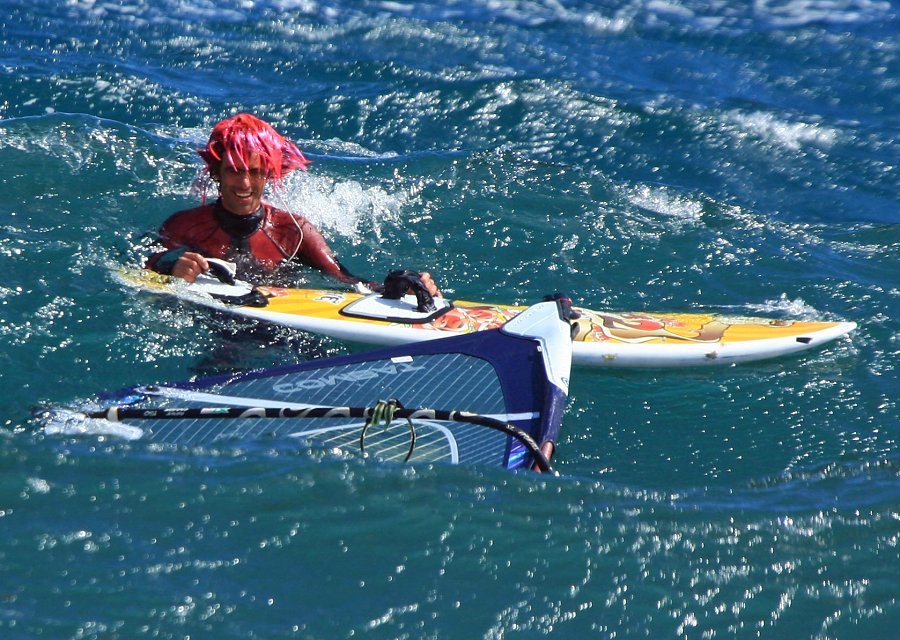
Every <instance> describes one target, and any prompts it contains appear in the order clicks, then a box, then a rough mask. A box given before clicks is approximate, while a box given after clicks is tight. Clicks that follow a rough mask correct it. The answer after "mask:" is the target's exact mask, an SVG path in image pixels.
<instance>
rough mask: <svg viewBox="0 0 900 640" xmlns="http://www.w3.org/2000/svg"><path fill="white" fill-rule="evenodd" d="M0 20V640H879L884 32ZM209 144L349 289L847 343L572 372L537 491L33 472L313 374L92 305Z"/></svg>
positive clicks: (863, 0)
mask: <svg viewBox="0 0 900 640" xmlns="http://www.w3.org/2000/svg"><path fill="white" fill-rule="evenodd" d="M0 10H2V15H3V19H2V21H0V221H2V222H0V265H2V271H0V273H2V279H0V339H2V341H0V376H2V391H0V412H2V416H3V424H4V428H3V429H2V430H0V532H2V535H0V576H2V586H0V637H2V638H14V639H17V640H18V639H25V638H28V639H30V638H66V639H73V640H74V639H79V640H80V639H103V640H111V639H131V638H173V639H174V638H178V639H186V638H241V639H246V638H266V639H270V638H316V639H334V638H352V637H362V636H364V637H367V638H392V639H395V638H433V639H438V638H440V639H444V638H465V639H470V638H482V639H486V640H499V639H502V638H540V637H556V638H583V637H598V638H638V637H640V638H685V639H694V638H696V639H712V638H785V639H791V640H795V639H798V638H815V639H817V640H820V639H821V640H825V639H829V640H830V639H838V638H873V639H874V638H878V639H881V638H887V639H893V638H900V631H898V629H900V600H898V598H900V550H898V543H900V499H898V496H900V444H898V436H900V420H898V406H897V397H898V395H900V383H898V380H897V364H896V362H897V356H898V353H900V345H898V338H897V335H898V323H900V279H898V275H897V274H898V273H900V258H898V256H900V216H898V200H900V198H898V196H900V188H898V186H900V185H898V183H900V181H898V175H900V174H898V166H900V152H898V142H897V133H898V131H900V117H898V113H900V65H898V43H900V38H898V34H900V26H898V25H900V20H898V7H897V5H896V4H895V3H893V2H889V1H886V0H885V1H881V0H815V1H813V0H781V1H776V0H756V1H755V2H753V3H749V2H737V1H734V0H723V1H720V2H701V1H699V0H698V1H694V0H669V1H667V2H661V1H649V0H647V1H645V0H631V1H630V2H568V1H563V0H521V1H513V0H510V1H508V2H500V1H487V0H476V1H469V2H455V1H449V0H442V1H440V2H387V1H385V2H375V1H361V2H356V1H353V2H351V1H349V0H338V1H336V2H327V3H324V2H316V1H313V0H282V1H271V2H256V1H253V0H248V1H243V2H238V1H229V2H215V3H214V2H207V1H205V0H153V1H152V2H151V1H150V0H144V1H136V2H122V3H104V2H94V1H87V0H82V1H79V0H73V1H71V2H49V1H46V0H28V1H27V2H25V1H24V0H23V1H9V0H6V1H3V2H0ZM237 111H251V112H254V113H256V114H258V115H259V116H261V117H263V118H265V119H267V120H269V121H271V122H272V123H273V124H275V125H276V127H278V128H279V129H280V130H282V131H283V132H285V133H286V134H287V135H289V136H290V137H291V138H293V139H295V140H296V141H297V142H298V143H299V144H300V145H301V147H302V148H303V149H304V151H306V152H307V153H308V154H309V156H310V157H311V158H312V159H313V160H314V164H313V165H312V168H311V171H310V172H309V173H308V174H304V175H297V176H292V177H291V178H290V179H289V180H288V183H287V185H286V189H285V191H284V192H283V193H281V194H280V195H278V196H277V200H278V201H279V202H280V203H282V204H284V205H285V206H289V207H291V208H294V209H296V210H298V211H301V212H303V213H304V214H305V215H307V216H308V217H310V218H311V219H313V220H314V221H315V222H316V223H317V224H318V225H319V226H320V227H321V229H322V230H323V232H324V233H325V234H326V235H327V237H328V239H329V241H330V242H331V243H332V245H333V247H334V248H335V250H336V251H337V252H338V253H339V255H340V257H341V259H342V261H344V262H345V263H346V264H347V265H348V266H349V267H350V268H351V269H352V270H353V271H354V272H357V273H359V274H361V275H364V276H367V277H372V278H381V277H383V275H384V274H385V273H386V272H387V271H388V270H390V269H393V268H397V267H400V266H404V267H412V268H427V269H429V270H430V271H432V272H433V273H434V274H435V277H436V279H437V280H438V281H439V282H440V284H441V286H442V288H443V289H444V290H445V292H447V293H448V294H449V295H452V296H454V297H458V298H464V299H474V300H490V301H498V302H519V303H527V302H532V301H536V300H538V299H540V298H541V297H542V296H543V295H544V294H545V293H549V292H552V291H558V290H563V291H567V292H569V293H570V294H571V295H572V296H573V297H574V298H575V299H576V301H578V302H579V303H581V304H584V305H586V306H590V307H593V308H603V307H605V308H612V309H618V310H641V309H648V310H653V309H656V310H665V311H693V310H715V311H724V312H728V313H742V314H747V315H767V316H772V317H782V318H791V319H807V318H829V319H847V320H853V321H856V322H858V323H859V324H860V327H859V329H858V330H857V331H856V332H855V333H854V334H853V335H852V337H851V338H850V339H849V340H843V341H840V342H837V343H835V344H833V345H829V346H828V347H827V348H825V349H821V350H819V351H816V352H813V353H810V354H808V355H804V356H802V357H794V358H787V359H782V360H775V361H770V362H764V363H759V364H753V365H743V366H736V367H730V368H723V369H716V370H709V369H704V370H686V371H680V372H674V371H663V370H658V371H654V370H650V371H630V372H622V371H600V370H586V369H579V370H576V371H575V372H574V373H573V384H572V393H571V396H570V403H569V407H568V411H567V413H566V418H565V423H564V426H563V435H562V439H561V442H560V444H559V450H558V455H557V457H556V460H555V462H556V465H557V466H558V468H559V469H560V470H561V472H562V476H561V477H560V478H555V479H553V478H545V477H534V476H532V475H530V474H512V473H507V472H503V471H502V470H495V469H486V468H471V467H469V468H466V467H449V466H433V467H427V466H413V467H404V466H397V465H387V464H382V465H379V464H377V463H370V462H363V461H361V460H360V459H359V457H358V456H352V455H341V454H338V453H335V452H329V451H321V450H297V449H296V447H295V446H294V445H293V444H292V443H272V442H265V443H253V442H250V443H236V444H233V445H229V446H224V447H223V448H221V449H217V450H208V449H207V450H202V451H201V450H195V451H194V450H192V451H186V450H173V449H168V448H160V447H156V446H149V445H146V444H141V443H125V442H121V441H117V440H115V439H105V438H100V437H96V436H89V437H61V436H52V437H51V436H48V435H45V434H43V433H41V432H40V430H39V429H37V426H38V425H37V422H36V421H35V420H34V419H33V418H32V417H31V411H32V409H33V408H35V407H40V406H46V405H54V406H73V405H77V404H79V403H81V402H84V401H86V400H89V399H91V398H93V397H94V394H95V393H96V392H98V391H100V390H103V389H110V388H118V387H120V386H123V385H126V384H137V383H143V382H152V381H165V380H176V379H184V378H187V377H190V376H192V375H195V374H196V373H197V372H198V371H202V370H204V369H205V368H208V367H209V366H210V362H211V360H212V359H213V356H211V354H213V355H214V356H215V358H219V359H218V360H216V362H217V363H218V364H220V365H221V364H222V363H223V362H225V363H226V364H227V365H228V366H234V367H248V366H264V365H268V364H276V363H285V362H291V361H300V360H304V359H308V358H310V357H314V356H319V355H325V354H331V353H343V352H346V351H347V349H348V346H347V345H344V344H341V343H340V342H337V341H332V340H328V339H323V338H317V337H314V336H307V335H301V334H291V333H290V332H286V331H278V330H274V329H271V328H261V327H257V328H255V331H256V332H257V339H255V340H253V341H247V342H244V343H241V344H237V345H236V344H235V343H234V341H232V340H229V339H228V337H227V331H229V330H234V331H246V330H247V329H248V327H238V328H234V327H232V326H231V325H229V324H228V323H229V322H231V321H229V320H226V319H225V318H223V317H220V316H215V315H211V314H210V313H208V312H206V311H203V310H200V309H196V308H189V307H186V306H180V305H177V304H172V303H169V302H165V301H162V300H158V299H154V298H151V297H148V296H142V295H138V294H135V293H134V292H131V291H127V290H125V289H124V288H122V287H121V286H120V285H118V284H117V283H116V281H114V280H113V279H112V277H111V273H112V271H113V270H114V268H115V267H116V265H120V264H122V263H127V264H137V263H138V262H140V260H141V257H142V255H143V254H144V252H145V250H146V249H145V246H146V244H145V242H146V240H145V238H146V236H147V234H148V233H150V232H152V231H153V230H154V229H155V228H156V227H157V226H158V225H159V223H160V222H161V221H162V220H163V219H164V218H165V217H166V216H167V215H168V214H169V213H171V212H172V211H174V210H176V209H180V208H185V207H186V206H189V205H191V204H193V203H196V202H197V201H198V198H197V195H196V194H194V193H192V191H191V187H192V183H193V181H194V178H195V176H196V173H197V170H198V168H199V159H198V157H197V156H196V154H195V153H194V151H193V149H195V148H196V147H198V146H199V145H201V144H202V143H203V142H204V141H205V139H206V136H207V135H208V133H209V129H210V128H211V127H212V125H213V124H214V123H215V122H216V121H218V120H219V119H221V118H223V117H225V116H228V115H231V114H233V113H235V112H237ZM306 281H307V282H309V283H311V284H322V282H321V281H320V280H317V279H316V277H315V276H313V275H309V276H308V279H307V280H306ZM225 325H227V326H225ZM251 328H252V327H251ZM223 355H224V360H223V359H222V358H223Z"/></svg>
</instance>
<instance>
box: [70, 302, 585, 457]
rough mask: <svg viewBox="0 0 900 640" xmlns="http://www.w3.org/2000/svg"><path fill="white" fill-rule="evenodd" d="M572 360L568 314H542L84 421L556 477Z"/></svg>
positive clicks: (551, 308)
mask: <svg viewBox="0 0 900 640" xmlns="http://www.w3.org/2000/svg"><path fill="white" fill-rule="evenodd" d="M571 360H572V356H571V332H570V325H569V323H568V322H567V320H566V318H565V310H564V309H563V308H562V307H561V306H560V305H559V304H558V303H556V302H544V303H540V304H537V305H534V306H533V307H530V308H529V309H527V310H526V311H524V312H522V313H520V314H519V315H518V316H516V317H515V318H514V319H513V320H511V321H510V322H508V323H507V324H506V325H504V326H503V327H501V328H500V329H495V330H490V331H483V332H476V333H472V334H466V335H462V336H458V337H454V338H448V339H445V340H431V341H427V342H420V343H412V344H408V345H403V346H398V347H391V348H387V349H380V350H377V351H370V352H365V353H359V354H352V355H347V356H340V357H336V358H327V359H321V360H316V361H312V362H308V363H303V364H299V365H290V366H285V367H277V368H271V369H264V370H259V371H251V372H243V373H237V374H232V375H224V376H223V375H220V376H212V377H206V378H201V379H198V380H194V381H187V382H180V383H174V384H166V385H144V386H136V387H129V388H127V389H123V390H121V391H118V392H115V393H113V394H109V395H108V396H107V397H106V398H105V399H104V405H106V406H105V407H104V408H103V409H102V410H99V411H96V412H92V413H90V414H88V416H87V417H89V418H91V419H99V420H104V421H115V422H116V423H117V429H118V431H117V433H119V434H120V435H121V434H125V435H126V436H127V437H134V438H141V439H146V440H151V441H157V442H165V443H172V444H176V445H188V446H208V445H211V444H214V443H216V442H220V441H223V440H224V441H227V440H233V439H246V438H254V439H257V438H262V437H266V436H274V437H295V438H300V439H302V440H304V441H307V442H309V443H310V444H312V445H317V446H323V447H328V448H339V449H342V450H347V449H357V450H360V449H362V450H364V451H365V452H366V453H367V454H370V455H374V456H376V457H377V458H379V459H383V460H392V461H394V460H396V461H404V460H409V461H410V462H448V463H455V464H486V465H500V466H503V467H506V468H510V469H517V468H521V467H529V466H532V467H538V468H541V469H542V470H545V471H549V470H551V467H550V463H549V457H550V455H551V452H552V449H553V448H554V446H555V441H556V439H557V437H558V434H559V430H560V426H561V423H562V416H563V412H564V409H565V402H566V397H567V394H568V381H569V374H570V369H571Z"/></svg>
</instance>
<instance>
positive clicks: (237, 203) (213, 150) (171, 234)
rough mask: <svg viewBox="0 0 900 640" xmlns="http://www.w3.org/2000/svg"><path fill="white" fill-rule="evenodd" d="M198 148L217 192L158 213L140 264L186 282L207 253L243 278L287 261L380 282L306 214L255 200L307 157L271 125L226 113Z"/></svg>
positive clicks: (353, 281)
mask: <svg viewBox="0 0 900 640" xmlns="http://www.w3.org/2000/svg"><path fill="white" fill-rule="evenodd" d="M198 153H199V154H200V157H201V158H203V160H204V162H205V163H206V170H207V171H208V173H209V176H210V177H211V178H212V180H213V182H215V184H216V185H217V187H218V191H219V197H218V199H217V200H216V201H215V202H214V203H212V204H206V203H205V197H204V204H202V205H201V206H199V207H195V208H193V209H187V210H184V211H178V212H177V213H175V214H173V215H172V216H171V217H170V218H169V219H168V220H166V221H165V222H164V223H163V225H162V227H160V231H159V237H160V241H161V243H162V244H163V246H164V247H166V250H165V251H160V252H158V253H155V254H154V255H152V256H150V258H149V259H148V260H147V265H146V266H147V268H149V269H152V270H154V271H157V272H159V273H164V274H168V275H173V276H176V277H178V278H183V279H185V280H187V281H188V282H193V281H194V280H195V279H196V277H197V276H198V275H199V274H201V273H206V272H207V271H209V268H210V267H209V262H208V261H207V258H219V259H223V260H228V261H230V262H234V263H236V264H237V266H238V273H239V274H243V275H244V277H248V276H252V275H255V274H271V273H273V272H274V271H275V270H276V269H278V267H279V266H281V265H283V264H285V263H287V262H291V261H295V262H299V263H302V264H305V265H308V266H311V267H313V268H315V269H317V270H318V271H320V272H321V273H323V274H324V275H326V276H329V277H331V278H334V279H335V280H338V281H340V282H343V283H345V284H348V285H354V286H356V285H360V284H361V285H363V286H366V287H369V288H372V287H375V288H380V285H378V284H377V283H372V282H366V281H364V280H363V279H362V278H359V277H357V276H355V275H353V274H352V273H350V272H349V271H348V270H347V269H346V268H345V267H344V265H342V264H341V263H340V262H339V261H338V260H337V258H336V257H335V256H334V254H333V253H332V251H331V249H330V248H329V247H328V244H327V243H326V242H325V238H324V237H323V236H322V234H321V233H320V232H319V230H318V229H316V227H315V226H314V225H313V224H312V223H311V222H310V221H309V220H307V219H306V218H304V217H303V216H300V215H297V214H293V213H289V212H287V211H282V210H281V209H277V208H275V207H273V206H272V205H271V204H269V203H268V202H265V201H264V200H263V192H264V190H265V188H266V185H267V184H269V183H271V184H272V185H273V187H275V188H279V187H281V186H282V180H283V178H284V176H286V175H287V174H288V173H290V172H291V171H293V170H295V169H300V170H302V171H305V170H306V166H307V165H308V164H309V161H308V160H307V159H306V158H305V157H304V155H303V153H302V152H301V151H300V149H299V148H298V147H297V146H296V145H295V144H294V143H293V142H290V141H289V140H287V139H285V138H284V137H283V136H282V135H281V134H279V133H278V132H277V131H275V129H274V128H273V127H272V126H271V125H269V124H268V123H266V122H263V121H262V120H260V119H259V118H256V117H255V116H252V115H250V114H246V113H241V114H238V115H236V116H233V117H231V118H227V119H225V120H222V121H221V122H219V123H218V124H217V125H216V126H215V127H214V128H213V130H212V133H211V134H210V137H209V142H208V143H207V145H206V147H204V148H203V149H200V150H198ZM420 275H421V279H422V282H423V283H424V284H425V286H426V288H427V289H428V290H429V292H430V293H431V294H432V295H439V294H438V292H437V288H436V287H435V285H434V282H433V281H432V280H431V276H430V275H429V274H428V273H425V272H423V273H421V274H420Z"/></svg>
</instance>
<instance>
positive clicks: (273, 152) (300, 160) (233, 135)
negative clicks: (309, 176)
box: [197, 113, 309, 185]
mask: <svg viewBox="0 0 900 640" xmlns="http://www.w3.org/2000/svg"><path fill="white" fill-rule="evenodd" d="M197 153H199V154H200V157H201V158H203V160H204V162H206V168H207V169H208V170H209V173H210V174H212V175H217V174H218V173H219V169H220V167H221V165H222V162H227V163H228V164H229V165H230V166H231V168H232V169H235V170H236V171H243V170H246V169H247V168H248V167H249V166H250V157H251V156H252V155H254V154H256V155H257V156H259V163H260V168H262V169H263V170H264V171H265V172H266V174H267V175H268V177H269V178H270V179H271V180H273V181H274V182H275V184H276V185H278V184H279V183H280V182H281V179H282V178H283V177H284V176H286V175H287V174H289V173H290V172H291V171H293V170H294V169H300V170H302V171H305V170H306V165H308V164H309V160H307V159H306V157H304V155H303V152H301V151H300V149H299V148H298V147H297V145H295V144H294V143H293V142H291V141H290V140H287V139H286V138H284V136H282V135H281V134H280V133H278V132H277V131H275V129H273V128H272V125H270V124H268V123H266V122H263V121H262V120H260V119H259V118H257V117H255V116H251V115H250V114H249V113H239V114H238V115H236V116H233V117H231V118H226V119H225V120H222V121H221V122H219V123H218V124H217V125H216V126H215V127H213V130H212V133H211V134H210V136H209V142H208V143H207V144H206V147H204V148H203V149H198V150H197Z"/></svg>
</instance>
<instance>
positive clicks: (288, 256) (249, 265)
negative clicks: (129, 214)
mask: <svg viewBox="0 0 900 640" xmlns="http://www.w3.org/2000/svg"><path fill="white" fill-rule="evenodd" d="M159 238H160V242H161V243H162V244H163V246H165V247H166V248H167V251H161V252H159V253H156V254H154V255H152V256H150V258H149V259H148V260H147V264H146V266H147V268H148V269H152V270H154V271H157V272H159V273H165V274H170V273H171V272H172V268H173V267H174V266H175V263H176V262H177V261H178V258H180V257H181V255H182V254H184V253H185V252H186V251H193V252H196V253H199V254H201V255H202V256H204V257H207V258H220V259H223V260H228V261H231V262H234V263H236V264H237V265H238V274H243V275H244V277H248V275H249V274H253V273H260V272H261V273H267V274H268V273H272V272H273V271H275V269H277V268H278V266H279V265H280V264H281V263H282V262H284V261H285V260H295V261H298V262H301V263H303V264H306V265H309V266H310V267H313V268H315V269H318V270H319V271H321V272H322V273H323V274H325V275H327V276H330V277H332V278H335V279H337V280H339V281H341V282H345V283H348V284H356V283H357V282H361V279H360V278H358V277H356V276H354V275H353V274H351V273H350V272H349V271H347V269H346V268H344V266H343V265H342V264H341V263H340V262H338V260H337V259H336V258H335V257H334V254H332V253H331V250H330V249H329V248H328V245H327V244H326V243H325V238H323V237H322V234H321V233H320V232H319V230H318V229H316V228H315V226H313V224H312V223H311V222H309V220H307V219H306V218H304V217H302V216H299V215H293V214H290V213H288V212H286V211H282V210H280V209H276V208H275V207H273V206H271V205H269V204H267V203H263V205H262V207H260V209H259V211H257V212H256V213H254V214H251V215H249V216H238V215H235V214H233V213H231V212H229V211H227V210H226V209H225V208H224V207H222V205H221V203H220V202H218V201H217V202H216V203H214V204H208V205H204V206H201V207H196V208H194V209H186V210H184V211H179V212H177V213H175V214H173V215H172V216H171V217H170V218H169V219H168V220H166V221H165V222H164V223H163V225H162V227H160V230H159Z"/></svg>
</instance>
